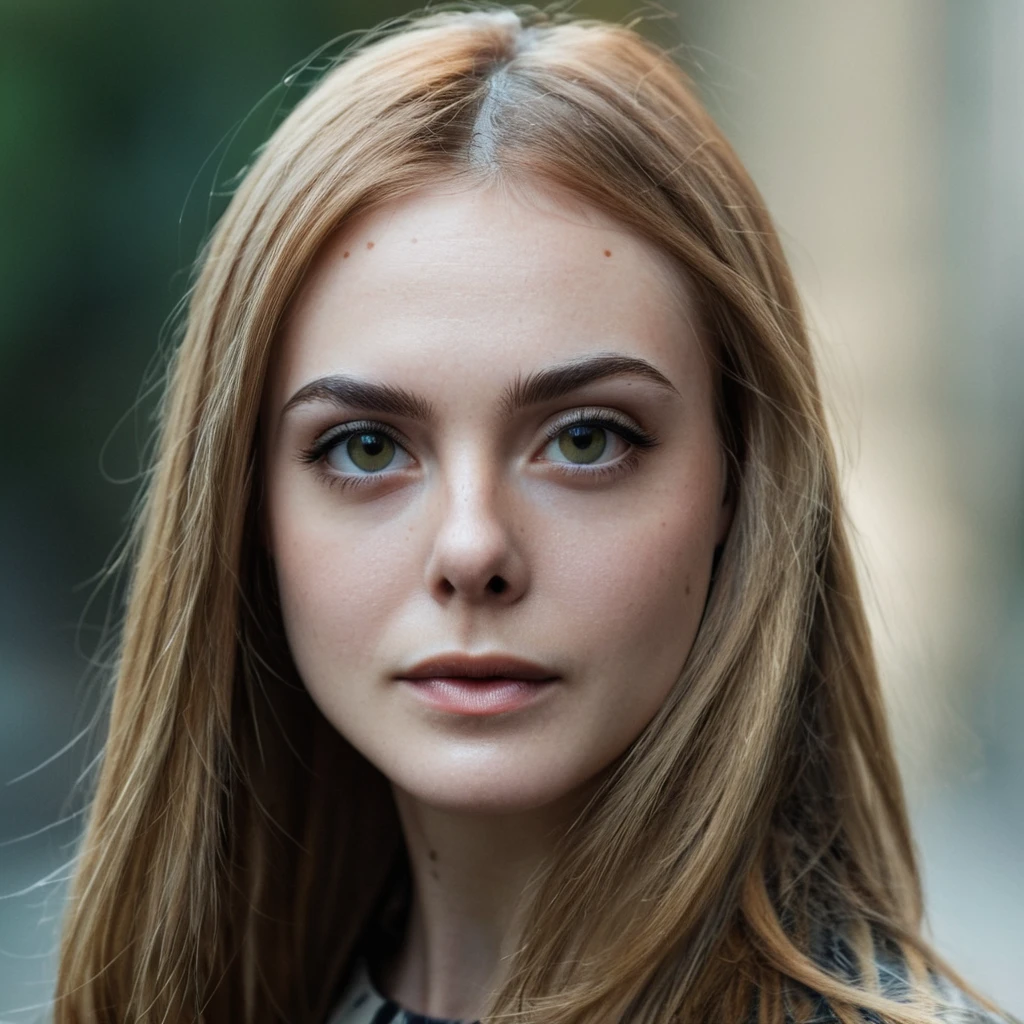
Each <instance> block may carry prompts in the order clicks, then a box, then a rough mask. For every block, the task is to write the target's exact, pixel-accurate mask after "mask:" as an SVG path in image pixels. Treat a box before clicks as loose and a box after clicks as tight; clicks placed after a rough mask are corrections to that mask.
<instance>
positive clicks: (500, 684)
mask: <svg viewBox="0 0 1024 1024" xmlns="http://www.w3.org/2000/svg"><path fill="white" fill-rule="evenodd" d="M403 682H406V683H408V684H409V685H410V686H411V687H412V688H413V689H414V690H415V692H416V694H417V695H418V696H419V698H420V699H421V700H424V701H426V703H428V704H429V705H430V706H431V707H435V708H437V709H438V710H440V711H448V712H451V713H452V714H456V715H500V714H502V713H503V712H506V711H516V710H518V709H519V708H521V707H525V706H526V705H527V704H530V703H532V702H533V701H534V700H536V699H537V697H538V696H539V695H540V694H541V693H542V692H543V691H544V690H545V689H546V688H547V687H549V686H550V685H551V683H552V682H554V680H546V681H543V682H533V681H531V680H527V679H464V678H463V679H458V678H456V679H449V678H446V679H405V680H403Z"/></svg>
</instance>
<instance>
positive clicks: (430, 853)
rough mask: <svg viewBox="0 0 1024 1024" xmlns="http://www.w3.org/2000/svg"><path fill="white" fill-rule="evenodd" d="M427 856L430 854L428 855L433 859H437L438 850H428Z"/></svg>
mask: <svg viewBox="0 0 1024 1024" xmlns="http://www.w3.org/2000/svg"><path fill="white" fill-rule="evenodd" d="M427 856H428V857H429V858H430V859H431V860H437V850H429V851H428V852H427Z"/></svg>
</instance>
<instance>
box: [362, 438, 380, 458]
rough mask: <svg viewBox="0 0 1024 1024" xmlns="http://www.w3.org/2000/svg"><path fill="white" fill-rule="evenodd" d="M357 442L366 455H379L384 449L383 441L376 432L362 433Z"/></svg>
mask: <svg viewBox="0 0 1024 1024" xmlns="http://www.w3.org/2000/svg"><path fill="white" fill-rule="evenodd" d="M359 443H360V444H361V445H362V446H363V451H364V452H366V454H367V455H380V453H381V452H382V451H384V442H383V441H381V439H380V438H379V437H378V436H377V435H376V434H363V435H362V436H361V437H360V438H359Z"/></svg>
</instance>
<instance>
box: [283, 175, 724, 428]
mask: <svg viewBox="0 0 1024 1024" xmlns="http://www.w3.org/2000/svg"><path fill="white" fill-rule="evenodd" d="M697 334H698V328H697V324H696V318H695V316H694V314H693V309H692V305H691V302H690V299H689V296H688V292H687V286H686V282H685V279H684V277H683V274H682V271H681V269H680V268H679V267H678V266H677V265H676V263H675V262H674V261H673V260H672V259H671V258H670V257H669V256H668V255H667V254H665V253H664V252H662V251H661V250H660V249H658V248H657V247H656V246H654V245H653V244H651V243H650V242H648V241H646V240H645V239H643V238H641V237H640V236H638V235H637V234H636V233H634V232H632V231H630V230H629V229H628V228H625V227H623V226H622V225H620V224H618V223H617V222H616V221H614V220H612V219H611V218H610V217H608V216H607V215H605V214H603V213H601V212H600V211H597V210H594V209H592V208H588V207H585V206H582V205H580V204H578V203H572V202H571V201H568V200H564V199H558V198H556V197H554V196H553V195H551V194H550V193H539V192H538V193H532V194H530V195H528V196H527V195H513V194H511V193H509V192H506V191H503V190H501V189H499V188H496V187H488V188H476V189H472V190H466V191H461V192H457V193H439V192H435V193H423V194H417V195H414V196H410V197H406V198H404V199H402V200H400V201H398V202H394V203H389V204H387V205H383V206H380V207H377V208H375V209H374V210H372V211H370V212H368V213H366V214H364V215H362V216H360V217H357V218H354V219H353V220H351V221H349V222H348V223H347V224H346V225H345V226H344V227H343V228H342V229H341V230H339V231H338V232H337V233H336V234H335V235H334V236H333V237H332V238H331V239H330V240H329V242H328V243H327V244H326V245H325V246H324V248H323V250H322V251H321V252H320V254H319V255H318V257H317V259H316V260H315V261H314V263H313V265H312V267H311V268H310V272H309V274H308V275H307V277H306V280H305V282H304V284H303V286H302V288H301V290H300V292H299V294H298V295H297V296H296V299H295V301H294V302H293V304H292V307H291V310H290V313H289V316H288V318H287V321H286V323H285V324H284V325H283V329H282V331H281V334H280V337H279V339H278V342H277V350H276V352H275V358H274V360H273V363H272V367H271V374H270V378H269V379H268V382H267V388H268V395H267V398H268V399H270V400H271V401H272V402H273V404H274V405H275V406H276V408H278V409H279V408H280V407H281V405H282V404H283V403H284V402H286V401H287V399H288V396H289V395H291V394H292V393H293V392H294V391H295V390H296V389H297V388H298V387H301V386H302V385H303V384H304V383H306V382H307V381H309V380H311V379H313V378H315V377H317V376H321V375H324V374H329V373H337V372H342V371H343V372H348V373H357V374H365V375H368V376H372V377H386V378H387V379H388V380H389V381H393V380H395V379H396V376H397V377H401V378H402V382H403V383H405V384H410V385H412V386H414V387H418V388H419V389H421V390H433V391H434V395H433V397H435V398H443V394H438V392H439V391H444V390H445V389H448V390H451V389H453V388H455V389H458V388H461V387H463V386H464V385H465V384H466V383H467V382H470V381H472V382H473V383H479V384H486V383H487V382H493V383H494V385H495V386H504V384H505V383H507V381H508V379H509V378H510V377H513V376H515V375H516V374H518V373H523V372H529V371H531V370H534V369H536V368H538V367H539V366H544V365H548V364H550V363H554V362H561V361H564V360H567V359H573V358H578V357H582V356H587V355H593V354H595V353H601V352H609V351H615V352H620V353H624V354H627V355H636V356H639V357H641V358H645V359H648V360H649V361H651V362H654V363H655V365H657V366H658V367H659V368H660V369H662V371H663V372H664V373H665V374H666V375H668V376H669V377H670V378H675V377H680V376H682V377H686V376H689V375H692V374H693V373H695V372H697V373H700V372H702V365H701V364H703V362H704V360H703V353H702V350H701V346H700V344H699V342H698V337H697ZM705 369H706V368H705Z"/></svg>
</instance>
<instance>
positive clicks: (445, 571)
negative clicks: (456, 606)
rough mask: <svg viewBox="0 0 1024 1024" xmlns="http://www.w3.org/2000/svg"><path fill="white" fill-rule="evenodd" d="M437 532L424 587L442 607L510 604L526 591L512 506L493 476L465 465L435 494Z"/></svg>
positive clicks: (526, 583) (524, 560) (522, 558)
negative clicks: (436, 497)
mask: <svg viewBox="0 0 1024 1024" xmlns="http://www.w3.org/2000/svg"><path fill="white" fill-rule="evenodd" d="M438 498H439V506H440V507H439V517H438V525H437V532H436V534H435V536H434V541H433V545H432V547H431V550H430V555H429V557H428V559H427V565H426V583H427V587H428V589H429V591H430V593H431V594H432V595H433V597H434V598H435V600H437V601H440V602H442V603H449V602H452V601H459V600H461V601H464V602H467V603H470V604H493V605H508V604H513V603H515V602H516V601H518V600H520V598H522V596H523V595H524V594H525V593H526V590H527V587H528V583H529V580H528V571H527V564H526V559H525V558H524V556H523V553H522V551H521V549H520V547H519V544H518V542H517V540H516V524H515V522H514V521H513V520H514V518H515V516H514V512H513V509H512V503H511V502H509V501H508V498H507V495H503V493H502V488H501V486H500V482H499V481H498V480H497V479H495V475H494V474H489V473H487V472H486V471H485V470H483V469H482V468H481V467H479V466H478V465H477V466H473V465H469V466H466V467H464V470H463V472H461V473H459V474H458V476H457V478H454V479H450V480H449V481H448V482H447V485H446V486H445V488H444V489H443V491H442V492H441V493H440V494H439V495H438Z"/></svg>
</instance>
